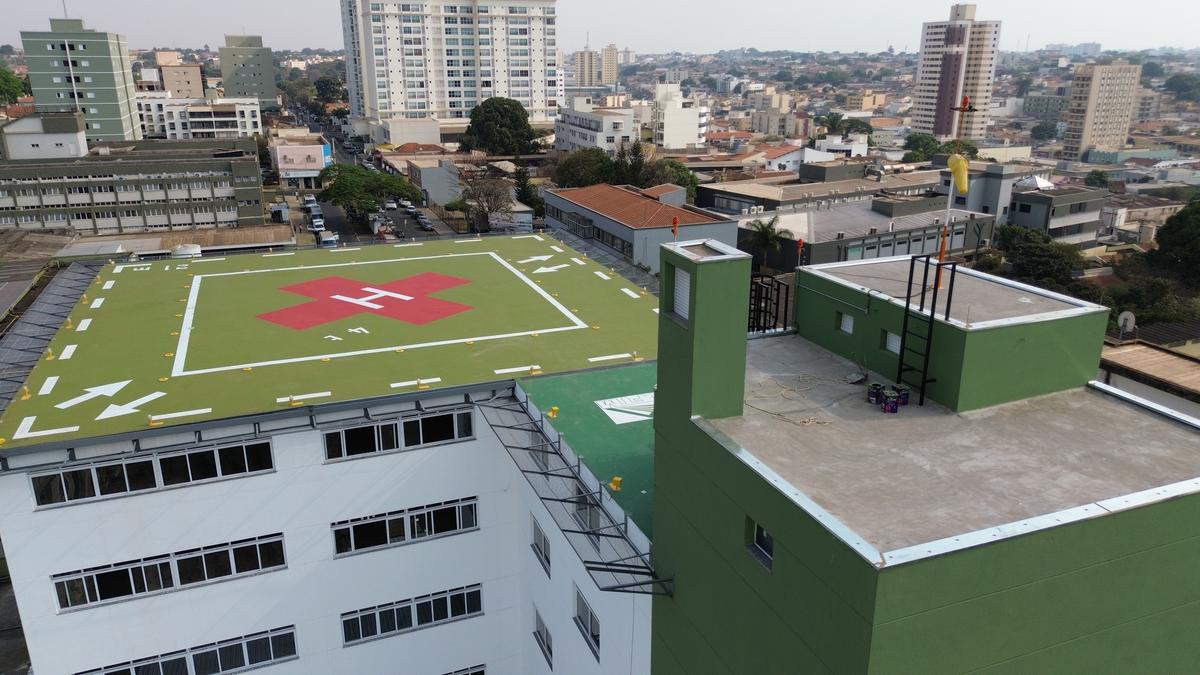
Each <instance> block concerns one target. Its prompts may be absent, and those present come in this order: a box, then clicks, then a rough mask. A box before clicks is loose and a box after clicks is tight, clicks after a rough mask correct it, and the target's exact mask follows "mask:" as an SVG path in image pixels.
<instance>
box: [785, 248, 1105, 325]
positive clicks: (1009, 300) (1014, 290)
mask: <svg viewBox="0 0 1200 675" xmlns="http://www.w3.org/2000/svg"><path fill="white" fill-rule="evenodd" d="M806 269H808V270H810V271H816V272H818V273H821V274H825V275H828V276H832V277H834V278H835V279H837V280H841V281H842V282H846V283H850V284H857V285H859V286H864V287H866V288H871V289H874V290H876V291H879V292H880V293H883V294H885V295H888V296H891V297H892V298H894V299H896V300H898V301H899V302H901V303H903V302H904V296H905V295H907V294H908V269H909V259H908V258H907V257H905V258H880V259H878V260H864V261H861V262H855V263H849V264H840V263H834V264H832V265H818V266H814V267H810V268H806ZM916 274H917V279H918V281H917V282H915V284H914V291H913V292H914V293H919V291H920V286H919V284H920V279H921V274H922V272H921V267H920V263H918V264H917V271H916ZM943 275H944V277H945V279H944V281H943V287H942V290H941V291H939V293H938V303H937V304H938V306H937V309H938V317H939V318H940V317H942V316H944V312H945V309H946V299H947V297H948V295H949V293H948V291H949V288H950V282H949V272H943ZM933 279H934V271H933V269H932V268H930V272H929V284H930V287H932V285H933ZM926 298H927V299H926V302H927V303H929V302H932V301H933V294H932V289H930V290H929V291H928V292H927V296H926ZM913 300H914V302H913V305H914V307H915V306H916V305H917V303H918V302H919V298H918V297H915V296H914V298H913ZM1069 300H1070V299H1069V298H1067V297H1066V296H1055V295H1053V294H1050V293H1048V292H1046V291H1042V290H1040V289H1037V288H1033V287H1030V286H1020V285H1017V284H1012V285H1009V284H1005V283H1000V282H998V281H996V278H995V277H979V276H975V275H973V274H971V273H970V272H969V271H967V270H964V269H962V268H960V269H959V271H958V274H956V275H955V279H954V297H953V299H952V301H951V306H950V318H951V319H955V320H958V321H960V322H962V323H965V324H968V325H970V324H977V323H980V322H983V321H997V320H1001V319H1024V318H1030V317H1034V316H1037V315H1039V314H1049V313H1052V312H1062V311H1067V310H1077V309H1082V308H1087V307H1096V306H1094V305H1090V304H1088V303H1085V302H1082V301H1075V302H1069ZM1101 309H1103V308H1098V309H1097V311H1099V310H1101Z"/></svg>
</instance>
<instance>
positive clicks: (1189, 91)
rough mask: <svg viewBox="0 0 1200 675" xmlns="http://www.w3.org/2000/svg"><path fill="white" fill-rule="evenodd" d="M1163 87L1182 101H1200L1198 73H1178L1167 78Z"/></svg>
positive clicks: (1199, 78)
mask: <svg viewBox="0 0 1200 675" xmlns="http://www.w3.org/2000/svg"><path fill="white" fill-rule="evenodd" d="M1163 87H1165V88H1166V90H1167V91H1170V92H1174V94H1175V96H1176V97H1178V98H1179V99H1180V100H1183V101H1200V75H1193V74H1190V73H1180V74H1178V75H1172V76H1171V77H1169V78H1167V81H1166V83H1164V84H1163Z"/></svg>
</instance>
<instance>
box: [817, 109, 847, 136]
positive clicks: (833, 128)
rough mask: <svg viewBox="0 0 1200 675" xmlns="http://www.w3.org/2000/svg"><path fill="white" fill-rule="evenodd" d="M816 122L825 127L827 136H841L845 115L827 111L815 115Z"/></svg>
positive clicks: (844, 124)
mask: <svg viewBox="0 0 1200 675" xmlns="http://www.w3.org/2000/svg"><path fill="white" fill-rule="evenodd" d="M817 124H819V125H821V126H823V127H825V129H826V134H827V135H829V136H835V137H841V135H842V132H843V131H845V130H846V116H845V115H843V114H841V113H835V112H831V113H827V114H824V115H821V116H819V117H817Z"/></svg>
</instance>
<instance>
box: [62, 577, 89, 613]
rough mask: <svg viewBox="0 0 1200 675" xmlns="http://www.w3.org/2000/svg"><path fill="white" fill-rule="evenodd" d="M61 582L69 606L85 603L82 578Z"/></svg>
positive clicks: (85, 597) (85, 596)
mask: <svg viewBox="0 0 1200 675" xmlns="http://www.w3.org/2000/svg"><path fill="white" fill-rule="evenodd" d="M62 584H63V586H64V587H65V588H66V593H67V600H68V601H69V602H70V606H71V607H75V606H77V605H83V604H86V603H87V594H85V593H84V591H83V579H70V580H68V581H64V582H62Z"/></svg>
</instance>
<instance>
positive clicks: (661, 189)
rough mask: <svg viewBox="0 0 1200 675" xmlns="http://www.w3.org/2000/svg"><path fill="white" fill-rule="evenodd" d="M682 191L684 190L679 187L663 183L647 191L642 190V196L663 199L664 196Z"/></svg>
mask: <svg viewBox="0 0 1200 675" xmlns="http://www.w3.org/2000/svg"><path fill="white" fill-rule="evenodd" d="M682 189H683V188H681V187H679V186H678V185H675V184H672V183H663V184H662V185H655V186H654V187H650V188H646V189H644V190H642V194H644V195H646V196H647V197H654V198H656V199H657V198H658V197H661V196H663V195H669V194H671V193H672V192H675V191H676V190H682Z"/></svg>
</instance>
